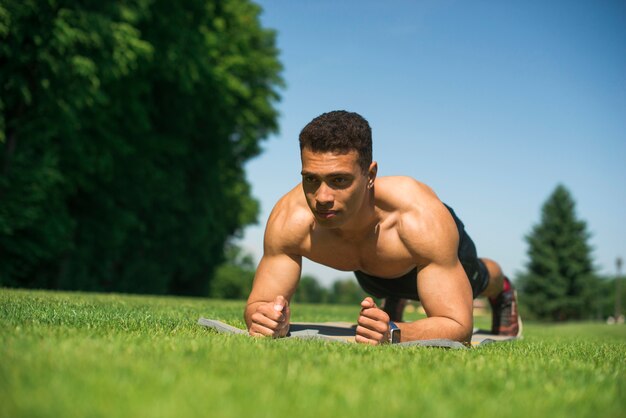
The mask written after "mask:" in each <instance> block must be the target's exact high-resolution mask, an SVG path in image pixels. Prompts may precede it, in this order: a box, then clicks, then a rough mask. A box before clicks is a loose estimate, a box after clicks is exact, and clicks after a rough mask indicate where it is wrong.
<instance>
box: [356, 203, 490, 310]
mask: <svg viewBox="0 0 626 418" xmlns="http://www.w3.org/2000/svg"><path fill="white" fill-rule="evenodd" d="M446 207H447V208H448V210H449V211H450V214H451V215H452V218H454V222H455V223H456V227H457V228H458V230H459V250H458V254H459V260H460V261H461V265H463V269H464V270H465V273H466V274H467V278H468V280H469V282H470V285H471V286H472V294H473V296H474V298H477V297H478V295H480V294H481V293H482V292H483V291H484V290H485V289H486V288H487V285H488V284H489V273H488V272H487V267H486V266H485V263H483V262H482V261H481V260H480V259H479V258H478V256H477V254H476V246H475V245H474V242H473V241H472V239H471V238H470V237H469V235H467V232H465V226H464V225H463V222H461V220H460V219H459V218H458V217H457V216H456V214H455V213H454V211H453V210H452V208H451V207H449V206H448V205H446ZM354 275H355V276H356V279H357V281H358V282H359V284H360V285H361V287H362V288H363V290H365V291H366V292H367V293H369V294H370V295H373V296H375V297H377V298H386V297H392V298H404V299H413V300H419V295H418V293H417V268H414V269H413V270H411V271H410V272H408V273H407V274H405V275H404V276H401V277H398V278H395V279H383V278H380V277H374V276H370V275H369V274H366V273H363V272H362V271H355V272H354Z"/></svg>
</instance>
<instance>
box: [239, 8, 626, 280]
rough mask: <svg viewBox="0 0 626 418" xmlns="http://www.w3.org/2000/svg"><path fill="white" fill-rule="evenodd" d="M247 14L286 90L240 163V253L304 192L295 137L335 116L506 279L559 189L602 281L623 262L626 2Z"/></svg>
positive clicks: (321, 275)
mask: <svg viewBox="0 0 626 418" xmlns="http://www.w3.org/2000/svg"><path fill="white" fill-rule="evenodd" d="M257 3H259V4H260V5H261V7H262V8H263V10H264V11H263V14H262V15H261V20H262V23H263V25H264V26H265V27H269V28H274V29H275V30H276V31H277V33H278V35H277V43H278V47H279V48H280V50H281V54H280V59H281V61H282V63H283V65H284V67H285V68H284V72H283V76H284V78H285V81H286V83H287V86H286V88H285V89H284V90H283V91H282V100H281V102H280V103H278V109H279V111H280V114H281V116H280V119H279V124H280V133H279V134H278V135H274V136H272V137H270V138H269V139H268V140H267V141H265V142H264V152H263V154H262V155H261V156H259V157H257V158H256V159H254V160H252V161H251V162H249V163H248V164H247V175H248V179H249V181H250V183H251V184H252V190H253V194H254V195H255V196H256V197H257V198H258V199H259V201H260V203H261V213H260V216H259V225H256V226H252V227H248V228H247V229H246V230H245V235H244V237H243V239H242V240H241V242H240V245H242V246H243V247H244V248H245V249H246V250H247V251H249V252H250V253H252V254H253V255H254V256H255V258H256V259H257V260H258V259H259V258H260V257H261V255H262V240H263V230H264V225H265V221H266V219H267V217H268V215H269V213H270V211H271V209H272V207H273V205H274V203H275V202H276V201H277V200H278V199H279V198H280V197H281V196H282V195H283V194H284V193H286V192H287V191H288V190H290V189H291V188H292V187H294V186H295V185H296V184H297V183H298V182H299V181H300V177H299V173H300V157H299V149H298V142H297V141H298V133H299V132H300V130H301V129H302V128H303V127H304V125H306V124H307V123H308V122H309V121H310V120H311V119H313V118H314V117H315V116H317V115H319V114H321V113H324V112H327V111H330V110H337V109H345V110H349V111H354V112H358V113H360V114H361V115H362V116H364V117H365V118H366V119H367V120H368V121H369V122H370V125H371V126H372V132H373V140H374V159H375V160H376V161H378V163H379V175H382V176H385V175H408V176H412V177H414V178H416V179H418V180H420V181H422V182H424V183H426V184H428V185H430V186H431V187H432V188H433V189H434V190H435V192H436V193H437V194H438V195H439V197H440V198H441V199H442V200H443V201H445V202H446V203H448V204H449V205H450V206H452V207H453V208H454V209H455V211H456V212H457V214H458V215H459V216H460V217H461V219H462V220H463V221H464V223H465V224H466V228H467V230H468V231H469V233H470V235H471V236H472V238H473V239H474V241H475V243H476V245H477V247H478V251H479V255H481V256H485V257H489V258H493V259H495V260H497V261H498V262H500V264H501V265H502V266H503V268H504V270H505V273H507V274H509V275H511V276H514V275H515V274H516V273H517V272H520V271H523V270H524V268H525V263H526V261H527V255H526V251H527V245H526V242H525V240H524V236H525V235H526V234H528V233H529V232H530V230H531V228H532V226H533V225H534V224H536V223H538V222H539V220H540V210H541V206H542V204H543V202H544V201H545V200H546V199H547V198H548V196H549V195H550V193H551V192H552V191H553V190H554V188H555V187H556V186H557V184H559V183H561V184H563V185H565V186H566V187H567V188H568V189H569V190H570V192H571V193H572V195H573V197H574V199H575V200H576V202H577V214H578V216H579V218H581V219H583V220H585V221H586V222H587V226H588V230H589V232H591V234H592V237H591V239H590V244H591V245H592V247H593V248H594V252H593V255H594V258H595V261H596V265H597V267H598V271H599V272H600V273H603V274H614V273H615V259H616V257H618V256H621V257H622V258H624V259H626V2H624V1H549V2H546V1H517V2H513V1H472V2H467V1H455V0H438V1H426V0H424V1H408V0H407V1H405V0H398V1H390V2H384V3H383V2H380V1H369V0H359V1H328V0H318V1H304V0H302V1H288V0H263V1H258V2H257ZM303 270H304V273H308V274H313V275H315V276H317V278H318V279H319V280H320V281H321V282H322V283H324V284H329V283H330V282H332V281H333V280H334V279H336V278H345V277H351V274H350V273H345V272H339V271H335V270H332V269H328V268H323V267H319V266H317V265H315V264H313V263H311V262H305V263H304V267H303Z"/></svg>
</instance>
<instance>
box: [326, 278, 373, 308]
mask: <svg viewBox="0 0 626 418" xmlns="http://www.w3.org/2000/svg"><path fill="white" fill-rule="evenodd" d="M366 296H367V295H366V293H365V292H364V291H363V289H361V286H359V284H358V283H357V281H356V279H342V280H335V281H334V282H333V284H332V288H331V290H330V294H329V302H330V303H337V304H343V305H354V304H356V305H358V304H360V303H361V301H362V300H363V299H364V298H365V297H366Z"/></svg>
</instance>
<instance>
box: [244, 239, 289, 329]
mask: <svg viewBox="0 0 626 418" xmlns="http://www.w3.org/2000/svg"><path fill="white" fill-rule="evenodd" d="M301 268H302V258H301V257H299V256H290V255H287V254H280V253H278V254H271V253H270V254H267V251H266V254H265V255H263V258H262V259H261V262H260V263H259V266H258V268H257V271H256V275H255V277H254V283H253V285H252V291H251V292H250V296H249V297H248V303H247V305H246V309H245V312H244V318H245V320H246V324H247V326H248V332H249V333H250V335H253V336H271V337H284V336H285V335H287V332H289V318H290V316H291V310H290V308H289V301H290V299H291V297H292V296H293V294H294V292H295V290H296V287H297V285H298V281H299V278H300V271H301Z"/></svg>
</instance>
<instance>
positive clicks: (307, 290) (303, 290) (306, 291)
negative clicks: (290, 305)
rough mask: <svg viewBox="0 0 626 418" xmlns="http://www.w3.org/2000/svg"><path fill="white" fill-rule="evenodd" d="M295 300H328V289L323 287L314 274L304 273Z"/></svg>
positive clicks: (309, 301) (311, 301) (322, 301)
mask: <svg viewBox="0 0 626 418" xmlns="http://www.w3.org/2000/svg"><path fill="white" fill-rule="evenodd" d="M293 300H294V301H295V302H302V303H324V302H326V301H327V300H328V290H327V289H325V288H324V287H322V285H321V284H320V283H319V282H318V281H317V279H316V278H315V277H314V276H310V275H304V276H302V277H301V278H300V283H298V288H297V289H296V293H295V294H294V296H293Z"/></svg>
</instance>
